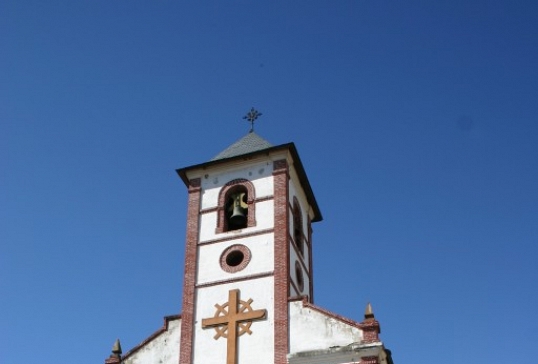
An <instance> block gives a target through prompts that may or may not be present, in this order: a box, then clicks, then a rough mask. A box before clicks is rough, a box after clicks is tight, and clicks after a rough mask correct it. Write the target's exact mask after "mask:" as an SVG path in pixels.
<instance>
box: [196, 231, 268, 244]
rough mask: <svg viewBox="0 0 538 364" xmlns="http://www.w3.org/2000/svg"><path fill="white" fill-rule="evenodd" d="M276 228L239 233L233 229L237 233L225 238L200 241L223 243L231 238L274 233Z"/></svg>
mask: <svg viewBox="0 0 538 364" xmlns="http://www.w3.org/2000/svg"><path fill="white" fill-rule="evenodd" d="M274 230H275V229H264V230H259V231H252V232H248V233H239V232H238V231H239V230H233V231H234V232H235V234H233V235H232V234H230V235H228V236H226V237H224V238H220V239H213V240H206V241H204V242H200V243H198V245H199V246H204V245H211V244H217V243H222V242H226V241H230V240H236V239H240V238H248V237H251V236H256V235H265V234H270V233H273V232H274Z"/></svg>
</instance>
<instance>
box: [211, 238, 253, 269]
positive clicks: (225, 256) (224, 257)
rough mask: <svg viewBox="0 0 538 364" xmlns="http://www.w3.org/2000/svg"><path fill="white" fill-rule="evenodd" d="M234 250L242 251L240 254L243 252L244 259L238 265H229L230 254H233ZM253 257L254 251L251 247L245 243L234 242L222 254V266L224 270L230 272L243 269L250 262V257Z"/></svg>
mask: <svg viewBox="0 0 538 364" xmlns="http://www.w3.org/2000/svg"><path fill="white" fill-rule="evenodd" d="M233 252H240V254H243V259H242V261H241V262H240V263H239V264H237V265H235V266H234V265H229V264H228V256H229V254H232V253H233ZM251 258H252V253H251V252H250V249H249V248H248V247H247V246H245V245H243V244H234V245H230V246H229V247H227V248H226V249H224V251H223V252H222V254H221V255H220V259H219V260H220V267H221V268H222V270H223V271H225V272H228V273H236V272H239V271H242V270H243V269H245V268H246V267H247V265H248V263H250V259H251Z"/></svg>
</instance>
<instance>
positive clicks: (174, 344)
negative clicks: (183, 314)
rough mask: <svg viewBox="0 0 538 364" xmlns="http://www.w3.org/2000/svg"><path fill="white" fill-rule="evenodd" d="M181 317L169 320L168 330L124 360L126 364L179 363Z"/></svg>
mask: <svg viewBox="0 0 538 364" xmlns="http://www.w3.org/2000/svg"><path fill="white" fill-rule="evenodd" d="M180 337H181V319H177V320H172V321H169V322H168V330H166V331H165V332H163V333H161V334H160V335H159V336H157V337H156V338H154V339H153V340H151V341H150V342H149V343H147V344H146V345H144V346H143V347H142V348H140V350H138V351H137V352H135V353H134V354H132V355H131V356H129V357H128V358H127V359H125V360H124V361H123V363H124V364H177V363H179V344H180Z"/></svg>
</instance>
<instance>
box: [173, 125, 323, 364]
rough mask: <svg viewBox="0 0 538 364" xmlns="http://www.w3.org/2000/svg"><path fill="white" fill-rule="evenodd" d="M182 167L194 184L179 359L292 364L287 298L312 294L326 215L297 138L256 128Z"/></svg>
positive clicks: (185, 362)
mask: <svg viewBox="0 0 538 364" xmlns="http://www.w3.org/2000/svg"><path fill="white" fill-rule="evenodd" d="M177 173H178V174H179V176H180V177H181V179H182V180H183V182H184V183H185V185H186V187H187V189H188V212H187V234H186V253H185V275H184V283H183V287H184V288H183V303H182V315H181V336H180V353H179V362H180V363H182V364H191V363H192V364H208V363H226V364H247V363H249V364H250V363H257V364H277V363H278V364H284V363H287V357H286V356H287V354H288V353H289V352H290V350H289V349H290V348H289V345H290V322H289V320H290V316H289V302H290V300H293V298H297V297H302V299H304V300H305V302H309V303H312V301H313V275H312V228H311V224H312V223H313V222H316V221H320V220H321V219H322V217H321V213H320V210H319V208H318V205H317V203H316V200H315V198H314V194H313V193H312V189H311V187H310V184H309V182H308V179H307V176H306V173H305V171H304V168H303V166H302V163H301V160H300V158H299V155H298V153H297V150H296V148H295V146H294V144H293V143H289V144H283V145H279V146H273V145H271V144H270V143H269V142H267V141H266V140H264V139H262V138H261V137H260V136H258V135H257V134H256V133H254V132H253V131H252V130H251V132H249V133H248V134H247V135H246V136H245V137H243V138H241V139H240V140H238V141H237V142H236V143H234V144H232V145H231V146H230V147H228V148H227V149H225V150H224V151H222V152H221V153H220V154H218V155H217V156H216V157H215V158H213V159H212V160H210V161H209V162H206V163H202V164H198V165H194V166H190V167H186V168H182V169H178V170H177Z"/></svg>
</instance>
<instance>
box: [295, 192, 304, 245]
mask: <svg viewBox="0 0 538 364" xmlns="http://www.w3.org/2000/svg"><path fill="white" fill-rule="evenodd" d="M303 236H304V234H303V216H302V212H301V207H300V206H299V202H298V201H297V199H296V198H294V199H293V241H294V242H295V246H296V247H297V250H298V251H299V253H300V254H301V255H304V239H303Z"/></svg>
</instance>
